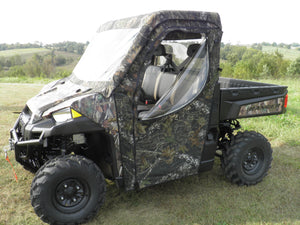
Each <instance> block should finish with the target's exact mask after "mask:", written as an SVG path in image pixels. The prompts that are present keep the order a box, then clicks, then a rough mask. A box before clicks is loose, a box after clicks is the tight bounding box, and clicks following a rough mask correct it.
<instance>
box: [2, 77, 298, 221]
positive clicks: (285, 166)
mask: <svg viewBox="0 0 300 225" xmlns="http://www.w3.org/2000/svg"><path fill="white" fill-rule="evenodd" d="M264 82H271V83H279V84H284V85H288V86H289V104H288V112H287V114H285V115H279V116H270V117H259V118H255V119H244V120H241V124H242V125H243V127H244V128H247V129H252V130H253V129H254V130H256V131H259V132H261V133H263V134H264V135H265V136H266V137H267V138H268V139H269V140H270V141H271V144H272V146H273V150H274V152H273V158H274V160H273V164H272V168H271V170H270V172H269V175H268V176H267V177H266V178H265V179H264V180H263V182H261V183H259V184H257V185H255V186H249V187H239V186H236V185H232V184H230V183H229V182H228V181H227V180H226V179H225V178H224V176H223V174H222V171H221V169H220V166H219V164H220V163H219V160H218V159H217V160H216V163H215V166H214V168H213V170H211V171H208V172H204V173H201V174H199V175H197V176H191V177H187V178H184V179H181V180H177V181H173V182H168V183H165V184H160V185H157V186H153V187H150V188H146V189H143V190H141V191H139V192H135V191H133V192H119V191H118V190H117V188H116V186H115V185H114V184H109V185H108V190H107V197H106V202H105V204H104V206H103V207H102V209H101V210H100V212H99V213H98V215H97V217H96V218H95V219H94V220H93V221H91V222H90V223H88V224H89V225H96V224H97V225H98V224H114V225H115V224H122V225H123V224H128V225H132V224H136V225H140V224H155V225H156V224H184V225H185V224H191V225H197V224H215V225H229V224H230V225H231V224H246V225H250V224H251V225H262V224H264V225H265V224H270V225H271V224H282V225H286V224H291V225H292V224H300V213H299V212H300V182H299V180H300V146H299V144H298V143H299V142H298V139H299V134H300V133H299V127H300V124H299V120H300V113H299V112H300V104H299V101H300V96H299V95H300V92H299V85H300V83H299V82H300V81H299V80H278V81H270V80H268V81H264ZM41 87H42V85H38V84H1V83H0V149H2V147H3V146H4V145H7V143H8V141H7V140H8V136H9V134H8V132H9V129H10V128H11V127H12V126H13V124H14V122H15V120H16V119H17V116H18V115H17V114H14V113H13V112H17V111H20V110H22V108H23V106H24V104H25V102H26V100H27V99H28V98H30V97H31V96H33V95H35V94H36V93H37V92H38V91H39V89H40V88H41ZM9 157H10V159H11V161H12V163H13V165H14V168H15V170H16V172H17V175H18V178H19V182H18V183H16V182H15V180H14V176H13V173H12V170H11V168H10V165H9V164H8V163H7V162H6V161H5V159H4V153H2V152H1V153H0V177H1V179H0V190H1V191H0V225H6V224H9V225H10V224H20V225H23V224H25V225H26V224H28V225H29V224H30V225H31V224H43V223H42V222H41V220H40V219H39V218H38V217H37V216H36V215H35V213H34V211H33V208H32V207H31V205H30V194H29V191H30V185H31V181H32V179H33V176H34V175H33V174H31V173H29V172H27V171H25V170H24V169H23V168H22V167H21V166H20V165H19V164H17V163H16V162H15V160H14V156H13V152H10V153H9Z"/></svg>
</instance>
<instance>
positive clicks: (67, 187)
mask: <svg viewBox="0 0 300 225" xmlns="http://www.w3.org/2000/svg"><path fill="white" fill-rule="evenodd" d="M85 196H86V193H85V190H84V187H83V185H82V184H81V183H80V182H79V181H78V180H75V179H68V180H65V181H63V182H61V183H60V184H59V185H58V186H57V188H56V200H57V202H58V203H59V204H60V205H61V206H64V207H72V206H76V205H78V204H79V203H80V202H81V201H82V200H83V199H84V198H85Z"/></svg>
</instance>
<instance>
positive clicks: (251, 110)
mask: <svg viewBox="0 0 300 225" xmlns="http://www.w3.org/2000/svg"><path fill="white" fill-rule="evenodd" d="M283 104H284V98H276V99H272V100H267V101H262V102H256V103H253V104H249V105H243V106H241V108H240V112H239V115H238V117H239V118H242V117H251V116H260V115H264V114H276V113H281V112H282V110H283Z"/></svg>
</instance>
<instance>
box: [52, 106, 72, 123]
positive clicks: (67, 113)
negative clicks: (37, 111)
mask: <svg viewBox="0 0 300 225" xmlns="http://www.w3.org/2000/svg"><path fill="white" fill-rule="evenodd" d="M52 116H53V118H54V119H55V121H56V122H64V121H67V120H70V119H72V115H71V110H70V108H64V109H61V110H58V111H56V112H53V113H52Z"/></svg>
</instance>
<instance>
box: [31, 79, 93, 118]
mask: <svg viewBox="0 0 300 225" xmlns="http://www.w3.org/2000/svg"><path fill="white" fill-rule="evenodd" d="M92 92H93V90H92V88H90V87H85V86H81V85H78V84H75V83H73V82H71V81H70V80H68V79H61V80H58V81H54V82H51V83H49V84H47V85H46V86H44V87H43V88H42V90H41V91H40V93H39V94H37V95H36V96H34V97H33V98H31V99H29V100H28V102H27V106H28V107H29V109H30V110H31V112H32V114H33V115H34V116H35V117H36V118H37V117H38V118H41V116H42V114H43V113H44V112H45V111H47V113H50V112H52V111H55V110H58V109H60V108H64V107H68V106H70V105H71V104H72V103H73V102H74V101H76V100H78V99H79V98H81V97H82V96H86V95H88V94H89V93H92Z"/></svg>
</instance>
